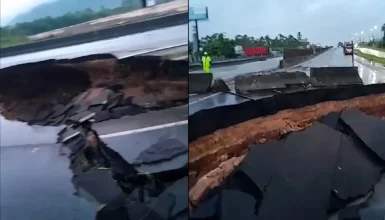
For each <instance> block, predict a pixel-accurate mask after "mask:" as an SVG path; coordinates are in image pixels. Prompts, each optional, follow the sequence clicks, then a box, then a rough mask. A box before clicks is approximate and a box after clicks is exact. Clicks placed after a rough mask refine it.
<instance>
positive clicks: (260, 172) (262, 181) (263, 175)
mask: <svg viewBox="0 0 385 220" xmlns="http://www.w3.org/2000/svg"><path fill="white" fill-rule="evenodd" d="M284 157H285V155H284V154H282V142H278V141H277V142H270V143H266V144H263V145H260V146H255V147H253V148H252V149H251V150H250V151H249V152H248V153H247V156H246V158H245V160H244V161H243V162H242V163H241V165H240V166H239V167H238V168H237V169H236V170H235V174H234V175H233V176H232V177H233V178H234V179H235V180H233V181H236V182H239V181H237V180H236V179H237V177H238V176H240V175H239V174H238V173H244V174H246V175H247V176H248V177H250V179H251V180H252V181H253V182H254V184H256V186H257V187H258V188H259V189H260V191H259V192H255V193H252V194H253V196H256V197H260V198H259V199H261V193H260V192H261V190H262V189H263V188H264V187H265V186H266V185H267V184H268V183H269V181H270V180H271V178H273V176H275V175H276V174H277V173H279V171H280V169H281V168H282V167H283V166H284V164H282V162H283V160H284ZM272 161H274V162H273V163H272ZM241 182H243V181H241ZM238 185H239V184H238ZM245 190H247V189H245Z"/></svg>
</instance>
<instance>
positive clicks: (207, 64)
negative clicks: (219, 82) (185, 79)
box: [202, 52, 211, 73]
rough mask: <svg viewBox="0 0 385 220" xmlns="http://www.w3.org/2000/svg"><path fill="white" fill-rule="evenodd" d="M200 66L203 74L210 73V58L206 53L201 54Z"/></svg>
mask: <svg viewBox="0 0 385 220" xmlns="http://www.w3.org/2000/svg"><path fill="white" fill-rule="evenodd" d="M202 66H203V71H204V72H206V73H210V66H211V58H210V56H209V55H208V54H207V52H204V53H203V56H202Z"/></svg>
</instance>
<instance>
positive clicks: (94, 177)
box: [73, 169, 123, 204]
mask: <svg viewBox="0 0 385 220" xmlns="http://www.w3.org/2000/svg"><path fill="white" fill-rule="evenodd" d="M73 183H74V185H75V188H77V189H78V190H79V191H80V194H81V195H82V197H84V198H86V199H87V200H88V201H90V202H92V203H96V204H108V203H110V202H112V201H113V200H114V199H115V198H116V197H117V196H118V195H120V194H121V193H123V192H122V190H121V189H120V188H119V186H118V185H117V184H116V181H115V180H114V179H113V178H112V172H111V171H110V170H108V169H94V170H90V171H89V172H84V173H81V174H79V175H77V176H75V177H74V178H73Z"/></svg>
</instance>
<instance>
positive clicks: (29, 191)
mask: <svg viewBox="0 0 385 220" xmlns="http://www.w3.org/2000/svg"><path fill="white" fill-rule="evenodd" d="M2 120H3V121H2V122H5V121H6V120H5V119H2ZM8 122H9V121H8ZM11 124H12V125H13V126H12V129H8V128H9V127H7V129H4V126H2V128H3V129H1V133H0V135H1V136H0V140H1V139H3V137H6V136H13V138H14V140H16V139H18V138H19V139H20V138H21V139H24V143H28V142H29V143H30V144H34V145H27V146H8V147H4V146H3V147H0V151H1V152H0V175H1V178H0V185H1V188H0V200H1V204H0V208H1V210H2V211H1V212H0V219H4V220H8V219H13V220H34V219H57V220H67V219H74V220H77V219H94V215H95V207H94V206H93V205H92V204H91V203H88V202H87V201H86V200H85V199H83V198H78V197H76V196H74V195H73V192H74V188H73V186H72V184H71V177H72V174H71V172H70V170H69V169H68V166H69V161H68V159H67V157H65V156H59V148H58V145H54V144H42V143H47V142H48V143H49V141H51V143H52V139H54V138H56V135H55V134H56V133H55V132H56V131H57V128H50V127H46V128H44V130H41V129H43V128H40V129H37V128H31V127H30V126H28V125H26V124H23V123H17V122H9V124H8V126H10V125H11ZM94 128H95V129H96V130H97V131H98V132H99V134H100V136H101V138H102V139H103V141H105V142H106V143H107V144H108V146H109V147H111V148H113V149H114V150H116V151H118V152H120V153H121V155H122V156H123V157H124V158H125V159H126V160H128V161H129V162H132V161H133V160H134V159H135V158H136V157H137V156H138V155H139V153H140V152H141V151H143V150H145V149H146V148H148V147H150V146H151V145H152V144H154V143H156V142H157V141H158V140H159V139H161V138H167V137H175V138H177V139H178V140H180V141H181V142H182V143H184V144H187V131H188V129H187V106H181V107H176V108H171V109H166V110H161V111H154V112H150V113H146V114H142V115H136V116H128V117H124V118H121V119H117V120H110V121H106V122H102V123H98V124H95V125H94ZM17 131H23V132H20V133H19V135H17V136H15V133H17ZM44 134H47V135H46V136H45V135H44ZM36 135H38V136H39V137H38V138H36ZM8 141H11V140H8ZM187 159H188V158H187V155H184V156H183V155H182V156H179V157H177V158H176V159H175V160H173V162H169V163H168V162H166V163H162V164H161V166H160V167H157V169H169V168H170V167H171V168H172V167H173V166H178V165H179V164H181V163H186V162H187ZM141 169H143V170H141V171H143V172H151V171H152V170H151V169H154V167H150V166H148V167H146V166H143V167H141ZM58 201H59V202H58ZM21 209H22V210H23V211H22V212H21V211H20V210H21Z"/></svg>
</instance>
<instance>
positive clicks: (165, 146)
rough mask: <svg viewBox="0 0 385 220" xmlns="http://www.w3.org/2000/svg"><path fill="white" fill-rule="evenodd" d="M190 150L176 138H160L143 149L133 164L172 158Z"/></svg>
mask: <svg viewBox="0 0 385 220" xmlns="http://www.w3.org/2000/svg"><path fill="white" fill-rule="evenodd" d="M187 151H188V147H187V146H186V145H185V144H183V143H182V142H181V141H179V140H178V139H176V138H166V139H160V140H159V141H158V142H157V143H155V144H153V145H152V146H151V147H149V148H147V149H146V150H144V151H142V152H141V153H140V154H139V156H138V157H137V158H136V159H135V162H134V163H133V164H141V163H155V162H160V161H163V160H170V159H172V158H174V157H176V156H178V155H181V154H184V153H186V152H187Z"/></svg>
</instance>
